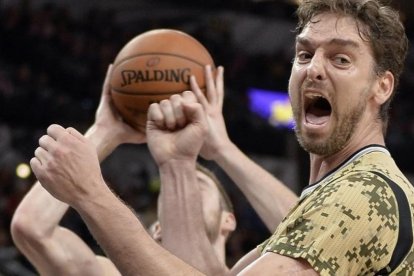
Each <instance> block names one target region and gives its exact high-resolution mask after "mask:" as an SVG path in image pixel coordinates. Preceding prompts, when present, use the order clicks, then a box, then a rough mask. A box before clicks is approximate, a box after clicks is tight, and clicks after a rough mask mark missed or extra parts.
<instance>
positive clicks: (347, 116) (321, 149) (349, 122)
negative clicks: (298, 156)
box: [294, 91, 367, 156]
mask: <svg viewBox="0 0 414 276" xmlns="http://www.w3.org/2000/svg"><path fill="white" fill-rule="evenodd" d="M364 92H366V91H364ZM365 95H366V93H363V94H362V99H361V101H359V102H358V105H356V106H354V107H353V108H351V109H349V110H347V111H346V112H344V113H343V114H342V115H341V114H334V113H332V114H331V116H332V118H331V120H332V119H334V120H335V121H336V122H338V125H337V126H336V127H335V128H334V130H333V132H332V133H331V135H330V136H329V137H328V138H326V139H325V140H324V141H321V142H318V141H316V139H314V138H317V137H316V136H315V135H312V134H311V135H308V136H305V135H303V134H302V131H301V125H300V122H301V120H300V116H299V115H298V114H299V112H298V110H296V111H295V110H294V113H296V115H295V121H296V126H295V133H296V137H297V139H298V141H299V144H300V145H301V147H302V148H303V149H305V150H306V151H307V152H309V153H313V154H317V155H321V156H330V155H332V154H335V153H337V152H339V151H340V150H342V149H343V148H345V146H346V145H347V143H348V141H349V140H350V138H351V137H352V135H353V134H354V133H355V129H356V127H357V125H358V123H359V121H360V120H361V118H362V114H363V113H364V110H365V107H366V104H367V100H366V97H365ZM298 123H299V124H298ZM313 136H315V137H313Z"/></svg>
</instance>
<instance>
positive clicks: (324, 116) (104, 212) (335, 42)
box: [31, 0, 414, 275]
mask: <svg viewBox="0 0 414 276" xmlns="http://www.w3.org/2000/svg"><path fill="white" fill-rule="evenodd" d="M298 16H299V24H298V28H297V31H298V33H297V38H296V48H295V49H296V52H295V58H294V60H293V64H292V71H291V76H290V80H289V95H290V97H291V102H292V107H293V112H294V117H295V121H296V134H297V137H298V140H299V142H300V144H301V145H302V147H304V148H305V149H306V150H307V151H308V152H309V154H310V162H311V164H310V165H311V170H310V178H309V184H310V185H309V186H308V187H307V188H305V190H304V191H303V192H302V195H301V198H300V200H299V202H298V204H297V205H296V206H295V207H294V209H293V210H292V211H291V212H290V213H289V214H288V215H287V216H286V217H285V219H284V220H283V221H282V222H281V223H280V224H279V226H278V227H277V228H276V231H275V232H274V234H273V235H272V237H271V238H270V239H268V240H267V241H266V242H264V243H263V244H262V245H261V246H260V247H259V250H257V249H255V250H253V251H252V252H250V253H249V254H247V255H246V256H245V257H244V258H242V259H241V260H240V262H239V263H238V264H236V266H235V267H234V268H233V269H232V273H233V274H235V273H238V272H240V274H241V275H289V274H290V275H292V274H296V275H299V274H300V275H318V274H320V275H397V274H398V275H409V274H411V272H412V271H414V263H413V260H414V252H413V220H414V212H413V211H414V210H413V206H414V188H413V186H412V185H411V183H409V182H408V180H407V179H406V177H405V176H404V175H403V174H402V173H401V171H400V170H399V169H398V167H397V166H396V164H395V162H394V161H393V159H392V157H391V156H390V154H389V152H388V151H387V149H386V148H385V139H384V136H385V133H386V129H387V124H388V108H389V105H390V101H391V99H392V97H393V95H394V93H395V89H396V87H397V85H398V79H399V76H400V74H401V72H402V69H403V63H404V59H405V56H406V52H407V45H408V41H407V38H406V35H405V31H404V28H403V25H402V24H401V22H400V20H399V16H398V13H396V12H395V11H394V10H392V9H391V8H389V7H387V6H383V5H382V4H380V3H379V1H377V0H365V1H359V0H305V1H300V4H299V8H298ZM148 118H149V121H148V124H147V137H148V139H149V141H148V142H149V146H150V148H151V147H152V149H153V150H152V154H153V155H155V156H157V157H160V158H159V159H157V158H156V159H157V160H158V161H157V163H158V165H159V167H160V171H162V173H163V174H165V176H169V178H170V181H171V183H170V184H171V186H174V187H175V188H176V189H177V190H179V189H185V190H186V192H185V193H184V194H183V195H182V198H183V199H186V200H189V202H190V203H191V193H192V192H193V191H194V187H193V186H191V185H188V184H189V183H194V181H195V172H194V166H195V162H196V158H195V156H197V154H198V152H199V150H200V149H201V147H202V145H203V138H204V137H205V136H206V134H207V132H208V122H207V120H208V117H207V116H206V114H205V111H204V110H203V106H202V105H201V104H199V103H197V102H195V100H194V94H192V93H191V92H185V93H183V94H182V95H181V96H177V95H176V96H172V97H171V99H170V100H169V101H166V102H164V103H162V104H153V105H151V107H150V110H149V117H148ZM167 118H168V125H167V124H166V122H167ZM177 126H178V127H177ZM47 137H49V139H48V142H47V143H43V142H42V143H40V147H39V149H41V150H40V151H41V152H42V154H39V151H38V153H37V154H36V156H35V158H33V159H32V160H31V165H32V168H33V170H34V172H35V174H36V176H37V177H38V178H39V180H40V181H41V183H42V185H44V187H45V188H46V189H48V191H49V192H50V193H52V194H53V195H54V196H56V197H57V198H59V199H61V200H62V201H64V202H67V203H68V204H70V205H71V206H73V207H74V208H75V209H76V210H77V211H78V212H79V213H80V215H81V216H82V218H83V219H84V220H85V222H86V223H87V225H88V226H89V229H90V230H91V232H92V233H93V234H94V236H95V238H96V239H97V240H98V241H99V242H100V243H101V245H102V247H103V248H104V249H105V251H106V252H107V254H108V255H109V256H110V257H111V260H112V261H114V263H115V264H116V265H117V267H118V268H119V269H120V271H121V272H122V274H125V275H136V274H138V273H143V274H145V275H170V274H171V273H174V274H183V275H187V274H188V275H199V274H200V273H198V271H197V270H195V269H194V268H193V267H192V266H189V265H187V264H186V263H185V262H183V261H182V260H181V259H179V258H176V257H175V256H174V255H172V254H170V253H169V252H167V251H166V250H165V249H163V248H162V247H160V246H158V245H157V244H156V243H155V242H153V240H152V239H151V238H150V237H148V236H147V235H146V232H145V229H144V228H143V227H142V225H141V224H140V223H139V221H137V220H136V218H135V217H134V215H133V213H132V212H131V211H130V210H129V209H128V208H127V207H126V206H125V205H124V204H122V202H120V201H119V200H118V199H117V198H116V196H114V194H113V193H112V192H111V191H110V190H109V189H108V188H107V187H106V185H105V183H103V181H102V180H101V173H100V171H99V166H98V164H97V157H96V154H95V153H94V151H93V148H94V147H93V145H91V144H90V143H89V142H88V141H87V140H86V139H85V138H84V137H83V136H82V135H80V133H79V132H77V131H76V130H75V129H73V128H70V129H65V128H63V127H60V126H58V125H52V126H50V127H49V128H48V136H47ZM151 141H152V142H151ZM151 143H153V144H152V145H151ZM154 145H161V149H156V148H154ZM51 149H54V150H53V151H51ZM162 149H169V150H170V152H169V154H164V155H163V156H162V158H161V155H159V154H160V153H161V152H162ZM158 151H159V152H158ZM56 152H58V154H56ZM66 152H76V156H77V157H78V158H73V156H71V154H65V153H66ZM46 160H47V161H48V162H49V165H48V166H45V165H43V164H42V163H43V162H46ZM50 164H53V166H52V168H51V166H50ZM87 165H88V169H87V170H86V169H85V167H86V166H87ZM57 183H59V184H60V185H57ZM85 183H88V185H85ZM253 184H254V183H253ZM178 206H180V204H179V205H178ZM194 207H195V208H194V209H186V212H195V211H197V208H200V207H197V206H196V205H194ZM187 214H188V213H182V214H179V217H178V219H179V220H181V221H184V217H185V215H187ZM189 228H190V230H191V231H197V230H199V229H198V228H197V226H196V225H192V224H190V225H189ZM114 233H117V235H116V236H114ZM132 233H133V234H132ZM203 249H204V248H203V247H202V246H200V250H203ZM209 264H210V263H208V264H207V265H209ZM211 265H214V264H211ZM210 272H212V273H210V275H219V274H220V272H218V271H217V270H214V269H213V270H210ZM221 272H222V274H225V273H226V272H225V271H224V270H222V271H221Z"/></svg>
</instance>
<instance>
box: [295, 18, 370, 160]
mask: <svg viewBox="0 0 414 276" xmlns="http://www.w3.org/2000/svg"><path fill="white" fill-rule="evenodd" d="M373 68H374V59H373V56H372V51H371V49H370V45H369V43H368V42H366V41H364V40H362V38H361V37H360V34H359V32H358V29H357V25H356V22H355V20H354V19H352V18H350V17H338V16H337V15H335V14H332V13H322V14H320V15H317V16H315V17H314V18H313V20H312V21H311V23H309V24H308V25H307V26H306V27H305V28H304V30H303V31H302V33H301V34H300V35H299V36H298V37H297V43H296V55H295V60H294V63H293V66H292V72H291V77H290V80H289V95H290V97H291V102H292V108H293V113H294V117H295V121H296V127H295V131H296V134H297V137H298V140H299V142H300V144H301V145H302V146H303V147H304V148H305V149H306V150H307V151H309V152H311V153H315V154H317V155H322V156H329V155H332V154H334V153H336V152H338V151H340V150H341V149H343V148H344V147H345V146H346V145H347V143H348V142H349V141H350V139H351V138H352V136H353V134H354V133H355V129H356V127H357V126H358V124H359V123H360V122H361V121H362V120H363V118H368V117H369V116H367V114H366V113H367V109H366V106H367V103H368V99H369V97H370V95H371V94H372V90H373V89H372V87H373V84H374V81H375V78H376V75H375V73H374V70H373ZM371 115H372V114H371Z"/></svg>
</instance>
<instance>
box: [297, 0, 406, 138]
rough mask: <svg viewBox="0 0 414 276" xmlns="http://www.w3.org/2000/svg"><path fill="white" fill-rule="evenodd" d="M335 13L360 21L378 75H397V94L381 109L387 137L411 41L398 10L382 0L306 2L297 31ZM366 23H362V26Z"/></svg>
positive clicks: (395, 76)
mask: <svg viewBox="0 0 414 276" xmlns="http://www.w3.org/2000/svg"><path fill="white" fill-rule="evenodd" d="M324 12H333V13H337V14H343V15H345V16H351V17H352V18H354V19H355V20H356V23H357V26H358V30H359V33H360V36H361V38H362V39H364V40H366V41H368V42H369V43H370V45H371V48H372V52H373V56H374V60H375V68H374V70H375V73H376V74H377V75H379V76H380V75H382V74H383V73H385V72H386V71H390V72H391V73H392V74H393V75H394V79H395V82H394V84H395V85H394V91H393V92H392V94H391V97H390V98H389V99H388V100H387V101H386V102H385V103H384V104H383V105H382V106H381V109H380V114H379V116H380V118H381V120H382V121H383V123H384V129H383V130H384V134H385V132H386V128H387V125H388V120H389V114H388V112H389V107H390V103H391V101H392V99H393V97H394V95H395V91H396V88H397V87H398V83H399V78H400V75H401V73H402V71H403V69H404V62H405V58H406V55H407V51H408V39H407V35H406V33H405V29H404V26H403V24H402V22H401V21H400V17H399V14H398V12H397V11H395V10H394V9H393V8H391V7H388V6H385V5H382V4H381V3H380V2H379V1H378V0H302V1H301V3H300V5H299V8H298V9H297V15H298V18H299V22H298V25H297V28H296V30H297V32H298V33H301V32H302V31H303V29H304V28H305V27H306V25H307V24H308V23H309V22H312V19H313V18H314V16H316V15H318V14H321V13H324ZM361 23H362V24H361Z"/></svg>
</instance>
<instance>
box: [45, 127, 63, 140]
mask: <svg viewBox="0 0 414 276" xmlns="http://www.w3.org/2000/svg"><path fill="white" fill-rule="evenodd" d="M46 132H47V134H48V135H49V136H50V137H52V138H53V139H55V140H57V139H59V137H61V136H62V135H64V134H66V130H65V129H64V128H63V127H62V126H60V125H57V124H53V125H50V126H49V127H48V128H47V131H46Z"/></svg>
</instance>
